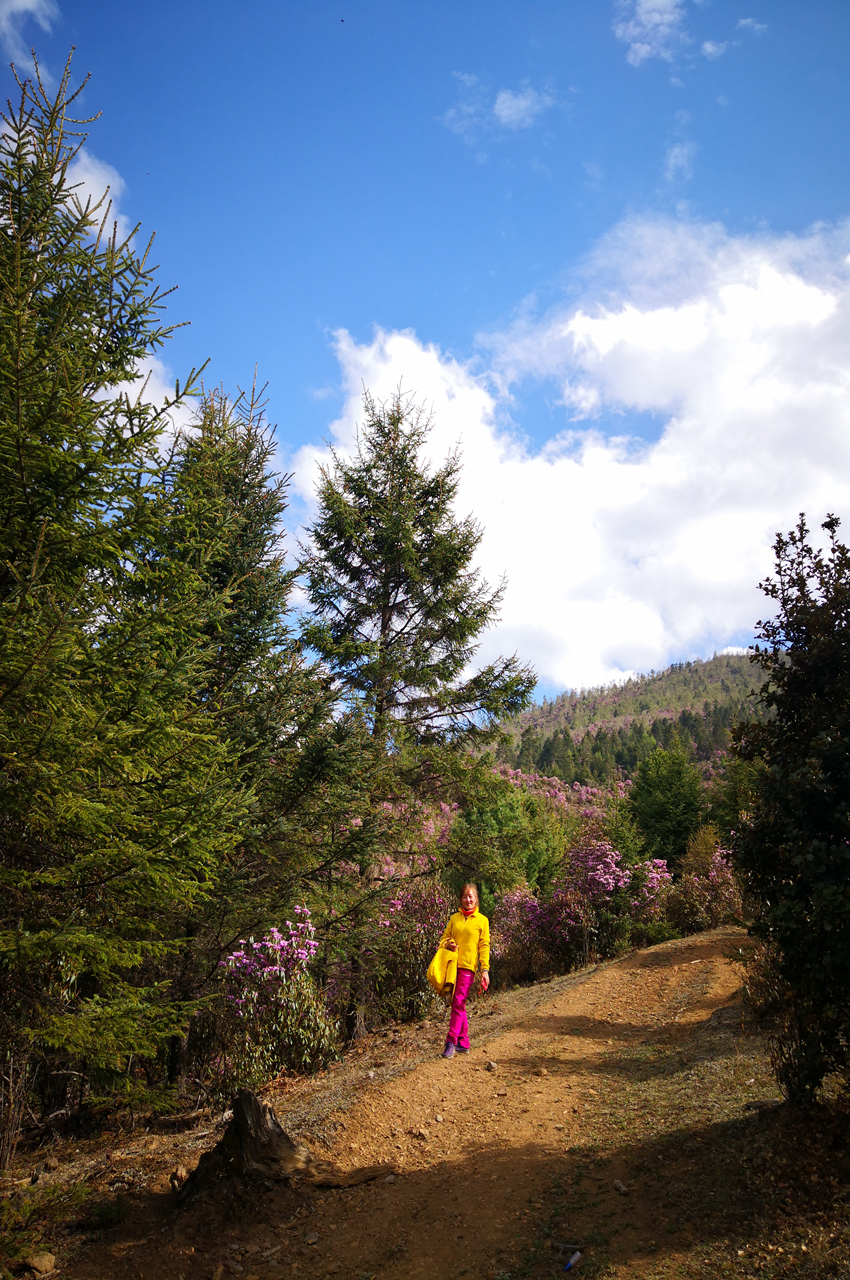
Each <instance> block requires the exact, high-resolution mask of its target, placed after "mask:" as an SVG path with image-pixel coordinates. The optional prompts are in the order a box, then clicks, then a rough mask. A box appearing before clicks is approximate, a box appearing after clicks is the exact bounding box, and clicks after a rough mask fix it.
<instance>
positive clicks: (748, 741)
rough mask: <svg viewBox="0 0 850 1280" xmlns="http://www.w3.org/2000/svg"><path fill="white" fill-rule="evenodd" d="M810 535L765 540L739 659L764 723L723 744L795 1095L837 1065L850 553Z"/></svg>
mask: <svg viewBox="0 0 850 1280" xmlns="http://www.w3.org/2000/svg"><path fill="white" fill-rule="evenodd" d="M822 528H823V530H824V532H825V534H826V536H827V540H828V541H827V546H826V548H825V549H819V548H818V547H816V546H813V545H812V542H811V540H810V537H809V530H808V527H807V525H806V521H805V518H804V517H803V516H801V517H800V520H799V523H798V525H797V527H796V529H793V530H792V531H791V532H790V533H789V534H788V535H787V536H785V535H781V534H780V535H779V536H777V538H776V542H775V547H774V551H775V556H776V567H775V574H774V576H773V577H772V578H769V579H767V580H766V581H765V582H763V583H762V584H761V588H762V590H763V591H764V593H765V594H766V595H767V597H768V598H769V599H770V600H772V601H774V602H775V604H776V614H775V616H774V617H772V618H768V619H767V620H766V621H762V622H760V623H759V624H758V636H759V640H760V641H761V642H762V643H761V644H759V645H758V646H757V647H756V649H755V652H754V654H753V662H754V664H755V665H756V666H758V667H759V668H760V669H761V671H762V673H763V674H764V676H765V680H764V683H763V684H762V686H761V690H760V693H759V697H760V699H761V702H762V704H763V705H764V707H765V708H766V710H767V712H768V715H767V717H766V718H765V720H764V721H763V723H760V724H749V725H746V726H743V727H742V728H741V729H740V730H739V732H738V734H737V751H738V753H739V755H740V756H741V757H742V758H743V759H744V760H747V761H756V762H758V763H759V765H760V768H759V769H758V771H757V772H756V774H755V783H754V795H753V799H752V802H751V807H750V810H749V812H748V814H747V815H746V818H745V821H743V822H742V824H741V826H740V829H739V831H738V832H737V835H736V838H735V845H734V849H735V856H736V860H737V864H738V867H739V870H740V871H741V873H742V874H743V877H744V880H745V883H746V885H747V888H748V890H749V892H750V894H751V896H752V900H753V903H754V904H755V908H756V911H755V919H754V922H753V926H752V931H753V932H754V933H755V934H756V936H758V937H760V938H762V939H763V940H764V941H765V942H766V943H768V945H769V948H770V951H771V954H772V956H773V958H774V961H775V964H776V966H777V970H778V975H779V978H780V980H781V982H782V983H783V984H784V985H785V988H786V991H787V996H788V1003H787V1010H786V1012H787V1018H786V1023H785V1027H784V1030H783V1032H781V1033H780V1036H779V1040H778V1046H779V1057H778V1063H777V1065H778V1067H779V1075H780V1080H781V1082H782V1083H783V1085H784V1087H785V1088H786V1091H787V1092H788V1093H789V1094H790V1095H791V1096H793V1097H797V1098H810V1097H811V1096H812V1095H813V1093H814V1092H815V1091H816V1090H817V1089H818V1088H819V1086H820V1084H821V1083H822V1081H823V1079H824V1077H825V1075H826V1074H827V1073H828V1072H830V1071H840V1072H843V1073H845V1075H846V1073H847V1071H848V1066H850V1058H849V1057H848V1043H850V1001H848V994H847V993H848V991H850V551H848V549H847V547H846V546H845V545H844V544H843V543H842V542H840V541H839V539H838V529H839V521H838V520H837V518H836V517H835V516H830V517H829V518H828V519H827V520H826V521H825V522H824V524H823V526H822Z"/></svg>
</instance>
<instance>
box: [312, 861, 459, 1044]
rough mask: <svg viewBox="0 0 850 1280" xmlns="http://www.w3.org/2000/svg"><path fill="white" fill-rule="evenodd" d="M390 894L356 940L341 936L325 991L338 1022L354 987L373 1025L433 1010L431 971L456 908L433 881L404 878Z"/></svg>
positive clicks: (394, 883) (348, 1003) (396, 883)
mask: <svg viewBox="0 0 850 1280" xmlns="http://www.w3.org/2000/svg"><path fill="white" fill-rule="evenodd" d="M391 894H392V896H391V897H388V898H386V899H385V900H384V901H383V902H382V903H381V904H380V906H379V908H378V911H377V914H376V915H375V916H373V917H372V918H371V919H370V920H369V921H368V922H367V923H366V924H365V925H363V926H361V927H360V929H359V930H358V931H357V932H356V934H355V931H354V930H353V929H352V930H350V931H348V932H347V933H346V932H345V931H340V933H339V935H338V938H339V941H338V944H337V948H338V951H339V952H340V954H339V956H338V958H337V959H335V960H333V959H332V960H330V962H329V965H328V969H329V978H328V982H327V985H326V998H327V1002H328V1007H329V1008H330V1010H331V1011H332V1012H333V1013H334V1014H335V1015H336V1016H337V1017H342V1016H343V1015H344V1013H345V1012H346V1010H347V1009H348V1008H349V1006H350V1004H351V1001H352V995H353V990H352V989H353V988H354V987H356V989H357V991H356V998H357V1000H358V1001H359V1002H360V1003H362V1004H363V1006H364V1013H365V1016H366V1018H367V1020H368V1022H370V1023H372V1024H374V1025H379V1024H380V1023H381V1022H385V1021H393V1020H398V1019H403V1018H414V1017H418V1016H421V1015H422V1014H423V1013H425V1012H426V1011H427V1010H428V1008H429V1007H430V1005H431V1002H432V999H433V994H434V993H433V991H432V989H431V987H430V986H429V984H428V979H427V976H426V974H427V970H428V965H429V963H430V960H431V957H432V956H433V954H434V952H435V951H436V949H437V943H438V942H439V940H440V937H441V936H442V933H443V930H444V928H445V927H446V922H447V921H448V918H449V916H450V915H451V913H452V912H453V911H454V910H455V904H454V903H453V902H452V900H451V898H450V896H449V894H448V892H447V890H446V889H444V887H443V886H442V885H441V884H440V883H439V882H438V881H437V880H435V879H434V878H433V877H423V878H421V879H420V878H416V879H413V878H410V877H399V879H398V880H396V881H395V882H393V884H392V885H391ZM352 957H356V962H355V961H353V959H352Z"/></svg>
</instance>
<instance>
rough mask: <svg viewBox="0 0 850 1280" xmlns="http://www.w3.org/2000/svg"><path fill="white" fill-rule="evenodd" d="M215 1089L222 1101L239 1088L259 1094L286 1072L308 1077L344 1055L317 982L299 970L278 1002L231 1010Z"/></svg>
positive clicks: (219, 1031) (220, 1032) (222, 1022)
mask: <svg viewBox="0 0 850 1280" xmlns="http://www.w3.org/2000/svg"><path fill="white" fill-rule="evenodd" d="M216 1048H217V1050H218V1055H219V1056H218V1059H217V1062H214V1063H213V1086H214V1089H215V1091H216V1093H217V1094H218V1096H220V1097H222V1098H225V1099H226V1098H229V1097H231V1096H232V1094H233V1093H234V1092H236V1091H237V1090H238V1089H242V1088H247V1089H259V1088H261V1087H262V1086H263V1085H264V1084H267V1083H268V1081H269V1080H273V1079H274V1078H275V1076H278V1075H280V1074H281V1073H282V1072H283V1071H293V1072H297V1073H299V1074H303V1075H309V1074H310V1073H312V1072H314V1071H318V1070H320V1069H321V1068H322V1067H325V1066H327V1064H328V1063H329V1062H332V1061H333V1060H334V1059H335V1058H336V1057H337V1056H338V1053H339V1030H338V1027H337V1024H336V1022H335V1021H334V1019H333V1018H332V1017H331V1015H330V1014H329V1013H328V1011H327V1009H326V1007H325V1004H324V1001H323V999H322V994H321V992H320V991H319V989H318V987H317V986H316V983H315V981H314V979H313V978H312V977H311V976H310V974H309V973H305V972H304V971H303V970H302V969H296V970H294V971H293V972H292V973H290V974H288V975H287V976H286V978H285V979H284V980H282V981H281V983H280V986H279V988H278V989H277V990H276V992H275V995H274V997H273V998H271V999H268V1000H262V1001H257V1002H250V1001H249V1002H247V1003H246V1005H245V1006H244V1009H243V1012H242V1014H241V1015H236V1014H235V1013H234V1012H233V1010H232V1008H230V1009H228V1010H226V1011H224V1012H223V1013H222V1014H221V1015H220V1017H219V1019H218V1022H217V1028H216Z"/></svg>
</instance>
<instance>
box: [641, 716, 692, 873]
mask: <svg viewBox="0 0 850 1280" xmlns="http://www.w3.org/2000/svg"><path fill="white" fill-rule="evenodd" d="M627 803H628V808H629V810H630V812H631V814H632V816H633V818H634V821H635V823H636V824H637V827H638V830H639V831H640V833H641V836H642V837H643V840H644V847H645V849H646V852H647V854H648V855H649V856H650V857H652V858H663V859H664V860H665V861H666V863H667V865H668V867H669V868H670V870H671V871H673V872H675V871H676V870H677V868H678V867H679V865H680V864H681V862H682V859H683V858H684V856H685V852H686V850H687V846H688V841H689V840H690V838H691V836H693V835H694V834H695V832H696V831H697V830H698V829H699V827H700V826H701V825H702V822H703V818H704V815H705V794H704V791H703V786H702V779H701V777H700V772H699V769H698V768H697V765H696V763H695V762H694V760H693V758H692V757H691V756H690V754H689V753H688V752H687V751H686V749H685V748H684V746H683V745H682V743H681V742H679V741H678V740H677V739H676V740H674V741H673V743H672V744H671V746H670V747H669V748H668V749H667V750H664V749H663V748H660V747H659V748H658V750H656V751H654V752H653V754H652V755H651V756H649V757H648V759H647V760H645V761H644V763H643V764H642V765H641V767H640V769H638V772H637V776H636V778H635V782H634V786H633V787H632V788H631V790H630V792H629V797H628V802H627Z"/></svg>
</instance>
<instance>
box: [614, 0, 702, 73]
mask: <svg viewBox="0 0 850 1280" xmlns="http://www.w3.org/2000/svg"><path fill="white" fill-rule="evenodd" d="M618 10H619V14H620V16H619V18H618V20H617V21H616V22H615V23H614V35H615V36H616V37H617V39H618V40H622V41H623V42H624V43H625V44H627V45H628V46H629V50H628V53H627V54H626V60H627V62H630V63H631V65H632V66H633V67H639V66H640V64H641V63H642V62H646V61H647V59H649V58H661V59H662V60H663V61H664V62H672V61H673V60H674V58H675V56H676V54H677V53H678V51H679V50H680V49H681V48H682V47H683V46H684V45H686V44H689V43H690V36H689V35H688V33H687V32H686V31H685V28H684V17H685V12H684V2H683V0H620V2H619V4H618Z"/></svg>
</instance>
